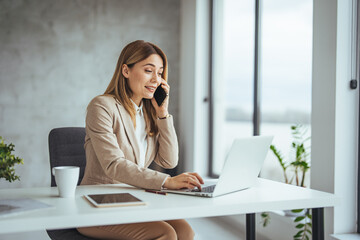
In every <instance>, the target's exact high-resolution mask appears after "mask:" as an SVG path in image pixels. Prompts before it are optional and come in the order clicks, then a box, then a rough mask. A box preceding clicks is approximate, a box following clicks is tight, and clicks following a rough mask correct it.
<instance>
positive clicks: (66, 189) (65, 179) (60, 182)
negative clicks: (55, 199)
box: [52, 166, 80, 198]
mask: <svg viewBox="0 0 360 240" xmlns="http://www.w3.org/2000/svg"><path fill="white" fill-rule="evenodd" d="M79 172H80V168H79V167H75V166H61V167H54V168H53V169H52V174H53V175H54V176H55V181H56V185H57V187H58V190H59V196H60V197H62V198H73V197H74V196H75V189H76V186H77V182H78V180H79Z"/></svg>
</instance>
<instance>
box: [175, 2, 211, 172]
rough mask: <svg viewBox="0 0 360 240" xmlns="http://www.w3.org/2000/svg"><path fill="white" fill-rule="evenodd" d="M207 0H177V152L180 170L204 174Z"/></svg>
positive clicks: (206, 89) (205, 146)
mask: <svg viewBox="0 0 360 240" xmlns="http://www.w3.org/2000/svg"><path fill="white" fill-rule="evenodd" d="M209 7H210V1H209V0H196V1H193V0H183V1H181V17H180V26H181V27H180V38H181V40H180V69H181V71H180V92H179V99H180V107H179V110H180V112H179V119H180V120H179V126H180V129H181V132H180V133H179V134H180V139H181V140H180V149H181V152H180V155H181V156H182V157H181V159H183V160H184V163H183V168H182V170H183V171H195V172H198V173H199V174H200V175H202V176H206V175H207V174H208V130H209V128H208V116H209V112H208V108H209V105H208V102H205V101H204V99H205V98H206V97H207V96H208V81H209V71H210V69H209V51H208V50H209Z"/></svg>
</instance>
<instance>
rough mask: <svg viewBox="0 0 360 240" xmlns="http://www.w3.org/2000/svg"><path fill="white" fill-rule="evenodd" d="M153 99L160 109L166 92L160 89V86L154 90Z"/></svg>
mask: <svg viewBox="0 0 360 240" xmlns="http://www.w3.org/2000/svg"><path fill="white" fill-rule="evenodd" d="M154 98H155V101H156V103H157V105H158V106H159V107H160V106H161V104H163V102H164V100H165V98H166V92H165V90H164V89H163V88H162V87H161V84H160V85H159V86H158V88H157V89H156V90H155V93H154Z"/></svg>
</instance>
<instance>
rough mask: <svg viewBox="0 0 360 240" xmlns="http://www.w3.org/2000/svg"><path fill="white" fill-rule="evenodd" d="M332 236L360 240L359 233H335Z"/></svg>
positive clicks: (346, 239) (339, 239)
mask: <svg viewBox="0 0 360 240" xmlns="http://www.w3.org/2000/svg"><path fill="white" fill-rule="evenodd" d="M331 236H332V237H333V238H334V239H336V240H360V234H359V233H346V234H333V235H331Z"/></svg>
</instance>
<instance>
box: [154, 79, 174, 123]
mask: <svg viewBox="0 0 360 240" xmlns="http://www.w3.org/2000/svg"><path fill="white" fill-rule="evenodd" d="M159 87H162V88H163V89H164V90H165V92H166V94H167V96H166V98H165V100H164V102H163V103H162V104H161V106H160V107H159V106H158V104H157V102H156V101H155V98H152V99H151V103H152V105H153V106H154V108H155V110H156V114H157V116H158V118H163V117H166V116H167V115H168V114H169V112H168V106H169V92H170V86H169V84H168V83H167V82H166V81H165V80H164V79H161V84H160V85H159Z"/></svg>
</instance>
